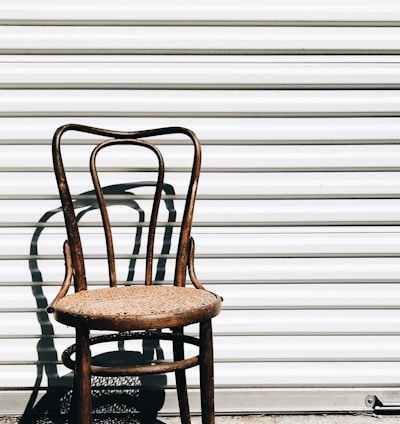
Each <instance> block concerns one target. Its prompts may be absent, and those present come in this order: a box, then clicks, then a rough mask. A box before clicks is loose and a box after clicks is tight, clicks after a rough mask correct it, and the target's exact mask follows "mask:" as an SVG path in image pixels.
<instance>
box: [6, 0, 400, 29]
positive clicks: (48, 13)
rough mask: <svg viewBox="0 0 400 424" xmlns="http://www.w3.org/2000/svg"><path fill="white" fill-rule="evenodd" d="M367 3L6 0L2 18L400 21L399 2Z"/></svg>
mask: <svg viewBox="0 0 400 424" xmlns="http://www.w3.org/2000/svg"><path fill="white" fill-rule="evenodd" d="M374 6H375V5H372V4H365V5H363V7H362V8H361V7H359V3H358V2H357V1H355V0H351V1H344V0H340V1H331V0H330V1H326V2H324V4H323V5H322V4H321V3H319V2H317V1H313V2H309V3H307V4H306V5H304V4H302V5H300V4H299V3H298V2H296V1H295V0H285V1H281V2H279V4H276V3H273V2H265V1H259V0H251V1H247V2H246V4H241V3H238V4H229V5H228V4H224V3H220V2H218V3H215V2H212V1H210V0H206V1H203V2H201V4H196V3H187V2H184V1H182V0H174V1H171V2H169V3H168V6H167V5H166V4H165V3H164V2H160V1H154V0H152V1H147V2H146V3H144V4H139V5H136V4H135V5H132V4H129V3H127V2H125V1H123V0H117V1H115V2H113V4H112V5H111V4H110V3H108V2H106V1H104V0H102V1H98V2H97V3H96V8H94V9H93V8H88V7H86V6H85V4H82V3H81V2H79V1H77V0H73V1H71V2H68V5H65V4H58V3H56V4H55V3H54V2H51V1H49V0H40V1H38V2H35V6H33V5H32V3H31V2H29V1H28V0H18V1H16V0H15V1H14V2H12V3H10V4H8V5H5V6H4V8H3V12H2V19H4V20H11V21H13V20H22V19H23V20H26V21H28V22H29V21H35V20H46V21H47V20H56V21H58V20H60V19H61V20H72V21H77V22H78V23H79V21H80V20H85V21H96V20H101V21H103V20H106V21H115V22H114V24H116V23H117V22H118V21H126V20H132V21H141V20H147V21H161V22H164V21H166V22H168V21H172V22H176V21H179V20H190V21H198V20H206V21H211V22H212V21H215V20H217V21H231V20H233V21H239V22H243V21H244V22H246V21H250V22H257V21H259V20H263V21H291V20H295V21H302V20H310V21H315V20H317V21H318V20H322V21H343V22H346V21H360V20H365V21H374V22H375V21H376V22H381V23H382V22H383V23H384V22H385V21H393V20H396V19H397V20H400V12H399V10H398V7H397V6H396V4H395V3H393V2H392V1H388V0H385V1H382V2H380V3H379V7H374Z"/></svg>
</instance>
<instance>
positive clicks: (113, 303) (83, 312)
mask: <svg viewBox="0 0 400 424" xmlns="http://www.w3.org/2000/svg"><path fill="white" fill-rule="evenodd" d="M74 131H75V132H76V131H78V132H80V133H85V134H83V135H85V136H88V134H90V135H91V136H92V135H96V136H99V137H101V141H100V142H99V144H97V145H96V146H95V147H94V148H93V151H92V152H91V154H90V161H89V165H88V168H89V172H90V175H91V180H92V182H93V186H94V192H95V196H96V201H97V205H96V208H97V207H98V209H99V210H100V213H101V218H102V219H101V222H102V226H103V228H104V236H105V237H104V238H105V245H106V252H107V255H106V256H107V264H108V272H107V273H108V280H109V287H100V288H99V287H97V288H90V281H89V284H88V281H87V275H88V274H89V273H87V269H88V267H87V266H86V265H87V261H88V258H87V257H86V256H87V255H86V253H85V252H84V249H83V247H84V244H83V243H82V237H81V231H82V229H81V228H80V225H78V221H79V216H78V217H77V214H76V211H75V208H74V201H73V196H72V194H71V193H72V192H71V190H70V187H69V183H68V182H67V177H66V174H67V172H66V170H68V168H67V167H66V166H65V165H64V161H63V155H62V147H61V139H62V138H63V136H64V134H66V133H67V132H74ZM172 134H173V135H174V136H175V137H185V138H186V139H189V140H190V142H191V143H190V144H191V145H192V147H191V149H192V151H193V158H192V159H191V163H190V164H186V166H188V165H189V166H188V167H189V168H190V172H189V174H190V175H189V182H188V184H187V186H186V189H185V193H186V194H185V197H184V199H183V201H182V202H180V203H182V204H183V213H182V215H181V218H180V220H179V227H178V229H179V239H178V242H177V243H176V244H177V246H176V253H175V254H174V255H172V256H174V258H173V259H174V271H173V273H172V274H173V277H172V278H171V280H173V281H172V283H171V284H168V285H167V284H164V283H162V284H160V282H157V281H156V280H155V279H154V277H153V268H154V266H153V262H154V260H155V254H154V250H155V245H156V244H157V234H158V231H159V229H160V227H163V226H164V227H165V226H168V223H163V222H162V223H159V222H158V221H157V219H158V212H159V205H160V202H161V199H162V193H163V187H164V186H165V184H164V174H165V170H166V169H167V167H166V166H165V165H164V158H163V155H162V154H161V152H160V149H159V148H157V147H156V146H155V144H153V143H152V142H150V141H149V140H153V139H155V138H156V137H158V136H170V135H172ZM179 147H181V146H179ZM127 148H128V150H130V149H131V148H132V161H131V163H132V165H130V166H129V169H126V166H125V169H123V172H125V173H126V172H130V173H131V174H135V172H136V173H143V172H144V170H143V168H145V167H146V166H145V165H146V164H147V163H146V164H143V163H141V161H142V159H141V156H140V155H138V162H139V163H136V164H135V156H137V153H136V151H137V149H138V148H140V149H142V150H143V149H144V151H145V152H146V154H150V155H152V156H153V159H154V162H155V163H156V164H157V170H156V175H157V176H156V183H154V184H153V183H147V186H148V187H151V186H154V189H153V192H152V194H151V196H150V197H151V198H152V206H151V213H150V219H149V222H148V223H145V224H146V226H148V228H147V248H146V253H145V255H143V256H144V257H145V259H144V262H145V271H144V277H143V279H144V281H143V282H140V284H138V283H136V282H135V283H134V284H132V285H126V283H125V282H122V284H119V285H118V283H119V281H118V277H117V276H118V273H117V269H116V258H118V254H115V247H114V243H113V230H112V223H111V220H110V218H109V217H110V211H109V209H111V208H112V206H109V205H110V204H111V205H112V200H111V201H108V202H107V201H106V197H107V193H104V192H103V190H102V184H101V182H100V181H103V180H102V179H101V177H100V175H101V174H102V171H103V168H104V167H107V158H108V157H110V158H114V162H113V163H115V149H120V150H121V152H122V159H121V161H122V162H123V163H126V161H127V156H128V153H127V152H128V151H127ZM111 151H112V152H113V153H112V154H111V153H110V152H111ZM169 156H171V155H169ZM172 156H174V155H172ZM178 156H179V155H178ZM100 157H101V158H102V160H101V161H100V159H99V158H100ZM98 162H101V166H98ZM200 162H201V147H200V143H199V141H198V140H197V138H196V136H195V134H194V133H193V132H191V131H190V130H187V129H185V128H179V127H170V128H161V129H154V130H144V131H136V132H119V131H118V132H117V131H110V130H104V129H99V128H92V127H88V126H84V125H76V124H69V125H65V126H62V127H60V128H59V129H58V130H57V131H56V132H55V134H54V137H53V163H54V171H55V175H56V179H57V184H58V188H59V194H60V198H61V204H62V209H63V214H64V220H65V226H66V231H67V241H66V242H65V243H64V257H65V278H64V282H63V284H62V286H61V288H60V291H59V293H58V294H57V295H56V297H55V299H54V301H53V302H52V303H51V304H50V305H49V307H48V310H49V312H53V313H54V317H55V319H56V320H57V321H59V322H61V323H63V324H65V325H67V326H70V327H74V328H75V333H76V344H75V345H73V346H72V347H70V348H68V349H66V350H65V351H64V353H63V356H62V359H63V362H64V364H65V365H66V366H67V367H69V368H71V369H73V370H74V371H75V373H74V395H73V396H74V402H75V405H76V411H77V418H76V420H77V422H78V423H80V424H87V423H90V422H91V419H92V417H91V415H92V411H91V376H96V375H97V376H119V375H122V376H138V375H151V374H159V373H167V372H175V381H176V388H177V394H178V403H179V410H180V416H181V422H182V423H190V410H189V404H188V395H187V383H186V374H185V370H186V369H188V368H191V367H194V366H196V365H199V369H200V396H201V409H202V422H203V424H212V423H214V421H215V420H214V381H213V380H214V378H213V367H214V365H213V362H214V361H213V341H212V327H211V319H212V318H213V317H215V316H216V315H218V313H219V312H220V309H221V300H222V299H221V298H220V297H219V296H218V295H216V294H214V293H211V292H209V291H207V290H205V288H204V287H203V286H202V284H201V283H200V281H199V280H198V278H197V277H196V274H195V270H194V241H193V238H192V237H191V226H192V219H193V210H194V203H195V197H196V191H197V185H198V179H199V174H200ZM113 167H114V165H112V166H111V169H112V170H113V171H114V169H113ZM109 172H110V170H108V173H109ZM106 173H107V171H106ZM69 181H70V180H69ZM145 185H146V184H145ZM131 195H132V194H131ZM133 195H134V193H133ZM180 200H182V199H180ZM75 206H76V205H75ZM141 224H142V225H143V223H141ZM132 225H134V224H132ZM174 225H175V223H174ZM161 256H162V255H161ZM138 258H139V259H140V255H138ZM89 259H91V258H90V255H89ZM187 280H190V281H191V283H192V284H193V287H186V281H187ZM72 282H73V285H74V289H75V292H74V293H72V294H68V290H69V287H70V285H71V283H72ZM192 324H198V325H199V331H198V336H192V335H191V336H188V335H185V334H184V327H186V326H188V325H192ZM190 328H192V327H190ZM91 330H95V331H96V333H98V332H99V331H100V332H101V331H103V330H104V331H105V332H106V333H105V334H103V333H101V334H100V335H95V336H91V335H90V333H91ZM191 331H193V330H191ZM136 339H146V340H147V339H155V340H166V341H171V342H172V352H173V353H172V358H171V359H170V360H163V361H157V360H153V361H150V362H149V363H145V364H128V365H126V366H122V365H121V364H117V365H115V366H113V365H112V364H110V365H109V366H108V365H107V366H104V365H98V364H93V363H91V346H93V345H95V344H96V345H97V344H99V343H101V342H109V341H110V340H116V341H119V342H121V341H124V340H136ZM187 344H189V345H192V349H193V346H194V347H195V348H196V350H197V349H198V352H197V354H195V355H194V356H190V357H185V349H184V346H185V345H187ZM72 355H75V359H73V358H72Z"/></svg>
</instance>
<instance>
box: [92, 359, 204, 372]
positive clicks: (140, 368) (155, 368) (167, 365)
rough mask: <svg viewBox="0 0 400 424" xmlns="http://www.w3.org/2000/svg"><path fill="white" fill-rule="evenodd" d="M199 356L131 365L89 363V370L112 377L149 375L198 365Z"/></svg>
mask: <svg viewBox="0 0 400 424" xmlns="http://www.w3.org/2000/svg"><path fill="white" fill-rule="evenodd" d="M198 363H199V357H198V356H192V357H191V358H187V359H182V360H180V361H175V362H170V361H168V362H156V361H155V362H154V363H152V364H150V365H135V366H131V367H112V366H110V367H103V366H97V365H91V367H90V370H91V373H92V375H98V376H102V377H107V376H108V377H112V376H120V375H125V376H127V375H129V376H137V375H149V374H160V373H165V372H173V371H178V370H184V369H187V368H191V367H194V366H196V365H198Z"/></svg>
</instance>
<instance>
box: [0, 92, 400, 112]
mask: <svg viewBox="0 0 400 424" xmlns="http://www.w3.org/2000/svg"><path fill="white" fill-rule="evenodd" d="M399 109H400V94H399V93H398V92H396V91H379V90H376V91H373V92H369V91H344V92H340V91H339V92H336V91H313V92H310V93H309V94H308V95H307V97H306V98H305V97H304V93H302V92H298V91H284V92H282V91H270V92H269V93H268V96H266V95H265V93H264V92H262V91H246V92H235V91H233V92H231V91H222V92H221V91H214V92H213V101H212V102H211V103H210V94H209V93H208V92H204V91H200V90H198V91H192V90H190V91H163V92H161V93H160V91H155V90H146V91H139V92H137V93H136V92H135V94H134V95H133V94H132V92H131V91H122V90H118V91H115V90H109V91H106V92H105V93H104V92H100V91H92V90H91V91H87V90H69V91H61V90H35V91H32V92H30V93H29V96H27V94H26V92H24V91H20V90H0V116H30V115H34V116H54V115H56V114H58V115H63V116H65V117H73V116H84V115H89V116H99V115H105V116H113V115H114V116H158V115H161V116H167V115H168V116H172V115H176V116H187V115H190V114H191V115H194V116H200V117H201V116H216V117H220V116H228V117H229V116H242V117H246V116H250V117H251V116H254V117H262V116H275V115H277V114H282V115H291V114H298V115H299V116H303V115H304V114H310V115H314V116H318V115H323V114H329V113H330V114H332V115H335V114H337V115H340V114H343V115H345V114H349V115H353V114H356V113H357V114H392V115H396V114H400V112H398V111H399Z"/></svg>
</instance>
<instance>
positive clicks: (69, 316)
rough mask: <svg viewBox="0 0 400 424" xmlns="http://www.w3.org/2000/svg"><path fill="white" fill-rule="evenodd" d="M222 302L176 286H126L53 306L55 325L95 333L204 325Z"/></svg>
mask: <svg viewBox="0 0 400 424" xmlns="http://www.w3.org/2000/svg"><path fill="white" fill-rule="evenodd" d="M220 307H221V299H220V298H219V297H218V296H216V295H215V294H213V293H211V292H208V291H206V290H199V289H195V288H191V287H190V288H189V287H176V286H155V285H151V286H127V287H112V288H102V289H93V290H83V291H80V292H77V293H74V294H70V295H68V296H65V297H64V298H62V299H60V300H59V301H58V302H56V304H55V305H54V313H55V317H56V319H57V321H60V322H62V323H64V324H66V325H70V326H73V327H76V326H78V325H79V326H85V327H87V328H88V329H97V330H147V329H156V328H169V327H180V326H185V325H188V324H192V323H194V322H199V321H205V320H207V319H210V318H212V317H214V316H216V315H218V313H219V312H220Z"/></svg>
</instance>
